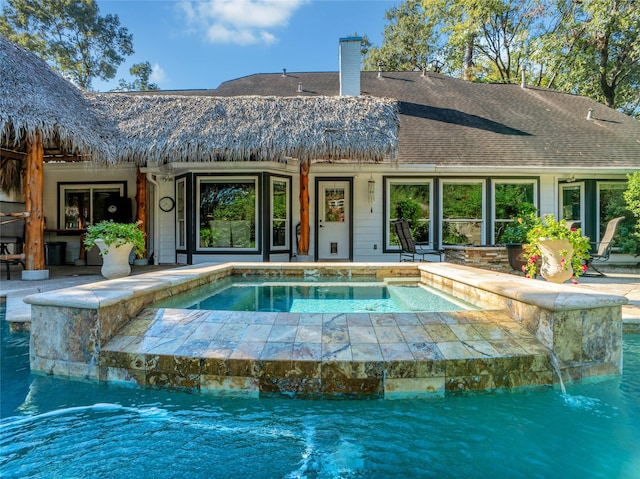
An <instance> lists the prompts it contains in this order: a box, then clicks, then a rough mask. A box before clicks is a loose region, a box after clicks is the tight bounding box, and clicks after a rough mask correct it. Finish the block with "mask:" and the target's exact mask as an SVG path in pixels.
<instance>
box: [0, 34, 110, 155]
mask: <svg viewBox="0 0 640 479" xmlns="http://www.w3.org/2000/svg"><path fill="white" fill-rule="evenodd" d="M36 131H40V133H41V134H42V136H43V141H44V144H45V148H53V149H55V150H61V151H62V152H64V153H66V154H85V155H86V154H90V155H92V158H93V159H94V160H95V161H114V160H115V156H114V154H113V148H112V146H111V145H112V144H113V136H115V135H117V134H118V132H117V130H116V129H115V128H114V127H113V126H110V125H109V123H108V122H106V121H104V120H103V119H101V118H100V117H99V116H98V115H97V114H96V113H95V112H94V111H93V109H92V106H91V103H90V102H88V101H87V100H86V99H85V97H84V96H83V94H82V92H81V91H80V90H79V89H78V88H76V87H75V86H74V85H72V84H71V83H70V82H69V81H67V80H65V79H64V78H62V76H60V75H59V74H58V73H56V72H55V71H53V70H52V69H51V68H50V67H49V65H47V64H46V62H44V61H43V60H42V59H40V58H39V57H37V56H36V55H35V54H33V53H31V52H29V51H27V50H25V49H24V48H22V47H19V46H17V45H15V44H13V43H11V42H9V41H8V40H7V39H6V38H4V37H2V36H0V135H1V139H2V141H1V143H2V144H1V146H2V147H5V148H12V149H16V150H18V151H23V150H24V141H25V140H33V138H34V136H35V133H36Z"/></svg>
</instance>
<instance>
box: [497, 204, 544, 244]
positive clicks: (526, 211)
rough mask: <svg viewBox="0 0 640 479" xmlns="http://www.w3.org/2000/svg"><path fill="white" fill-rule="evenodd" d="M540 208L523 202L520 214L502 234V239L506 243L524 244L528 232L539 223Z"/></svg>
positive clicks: (519, 209) (519, 207)
mask: <svg viewBox="0 0 640 479" xmlns="http://www.w3.org/2000/svg"><path fill="white" fill-rule="evenodd" d="M537 211H538V209H537V208H536V207H535V205H534V204H532V203H522V204H521V205H519V206H518V216H516V217H515V218H513V221H512V222H511V223H509V226H507V227H506V228H505V230H504V233H503V234H502V237H501V240H502V242H503V243H505V244H524V243H526V242H527V234H528V233H529V231H530V230H531V228H533V226H535V225H537V224H538V221H537V220H538V216H537V214H536V213H537Z"/></svg>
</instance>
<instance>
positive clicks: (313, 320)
mask: <svg viewBox="0 0 640 479" xmlns="http://www.w3.org/2000/svg"><path fill="white" fill-rule="evenodd" d="M298 325H300V326H322V313H304V314H300V321H299V322H298Z"/></svg>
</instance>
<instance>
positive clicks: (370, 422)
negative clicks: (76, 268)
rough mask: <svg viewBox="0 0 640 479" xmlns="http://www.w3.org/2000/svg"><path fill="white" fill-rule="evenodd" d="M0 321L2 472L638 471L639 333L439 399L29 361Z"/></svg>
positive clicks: (160, 475)
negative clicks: (248, 390) (564, 365)
mask: <svg viewBox="0 0 640 479" xmlns="http://www.w3.org/2000/svg"><path fill="white" fill-rule="evenodd" d="M28 343H29V337H28V334H27V333H13V334H9V333H8V328H7V325H6V322H5V321H2V351H1V355H2V378H1V380H2V384H1V386H2V389H1V394H2V398H1V399H2V401H1V419H0V477H2V478H3V479H9V478H33V479H38V478H42V479H51V478H61V479H72V478H73V479H76V478H109V479H120V478H122V479H125V478H127V479H129V478H132V477H133V478H135V479H147V478H149V479H164V478H190V479H200V478H389V477H407V478H409V477H410V478H430V477H433V478H476V477H489V476H493V477H508V478H555V477H562V478H580V479H582V478H603V479H612V478H616V479H637V478H638V477H640V446H639V445H640V335H626V336H625V338H624V375H623V376H622V377H617V378H611V379H608V380H603V381H600V382H597V383H593V384H579V385H578V384H569V385H568V395H566V396H563V395H562V394H561V392H560V391H559V390H558V389H542V390H540V389H534V390H525V391H521V392H518V393H507V392H501V393H482V394H465V395H459V396H457V395H454V396H449V397H447V398H442V399H435V398H430V399H422V400H398V401H383V400H376V401H367V400H341V401H338V400H289V399H270V398H266V399H241V398H225V397H217V396H211V395H206V394H187V393H183V392H169V391H162V390H153V389H135V388H126V387H122V386H113V385H105V384H102V383H96V382H83V381H68V380H64V379H61V378H58V377H51V376H39V375H38V376H37V375H31V374H30V373H29V368H28V365H29V358H28V355H29V353H28Z"/></svg>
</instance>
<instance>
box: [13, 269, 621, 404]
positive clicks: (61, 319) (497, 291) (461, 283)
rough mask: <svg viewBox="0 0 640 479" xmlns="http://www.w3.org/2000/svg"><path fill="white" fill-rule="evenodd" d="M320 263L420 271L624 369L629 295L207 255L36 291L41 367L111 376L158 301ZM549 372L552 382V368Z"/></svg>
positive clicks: (570, 358) (593, 362) (588, 370)
mask: <svg viewBox="0 0 640 479" xmlns="http://www.w3.org/2000/svg"><path fill="white" fill-rule="evenodd" d="M320 273H323V274H325V275H328V276H342V277H349V276H351V277H357V276H377V277H379V278H387V277H415V276H418V275H419V276H420V277H421V280H422V281H423V282H424V283H425V284H427V285H429V286H433V287H436V288H439V289H441V290H443V291H445V292H447V293H449V294H453V295H455V296H461V297H465V298H468V299H470V301H471V302H472V303H475V304H477V305H478V306H480V307H481V308H483V309H485V310H501V311H506V312H507V313H508V314H509V315H510V316H511V318H512V319H513V321H515V322H516V323H520V324H521V325H522V326H524V327H525V328H526V330H528V331H529V332H531V333H532V334H534V335H535V337H536V338H537V340H538V341H539V342H540V344H541V345H542V346H544V347H546V348H548V349H549V350H550V351H551V352H552V353H553V354H554V355H555V356H556V357H557V359H558V363H559V364H560V369H561V374H562V375H563V376H565V377H566V378H567V379H569V378H570V379H573V380H581V379H586V378H590V377H594V376H606V375H611V374H619V373H620V371H621V367H622V353H621V350H622V322H621V307H622V305H623V304H626V302H627V299H626V298H624V297H621V296H614V295H609V294H601V293H595V292H586V291H583V290H580V291H576V290H575V289H574V288H573V287H572V285H555V284H550V283H544V282H541V281H532V280H528V279H525V278H519V277H515V276H513V275H509V274H505V273H499V272H493V271H487V270H481V269H476V268H471V267H467V266H461V265H454V264H448V263H421V264H417V263H227V264H222V265H220V264H199V265H193V266H187V267H183V268H177V269H172V270H168V271H158V272H150V273H145V274H142V275H137V276H130V277H126V278H121V279H116V280H110V281H103V282H99V283H93V284H86V285H82V286H77V287H74V288H69V289H63V290H56V291H51V292H47V293H40V294H36V295H31V296H27V297H26V298H25V299H24V301H25V302H26V303H28V304H31V307H32V325H31V336H32V351H31V367H32V370H34V371H43V372H47V373H51V374H62V375H69V376H80V377H92V378H96V379H105V378H106V374H105V372H104V371H101V369H100V365H101V363H100V350H101V348H102V347H103V346H104V345H106V344H107V343H108V342H109V341H110V340H111V339H112V338H114V337H115V336H116V335H117V333H118V331H119V330H120V329H121V328H122V327H123V326H125V325H126V324H127V323H128V322H129V321H130V320H131V319H133V318H135V317H136V315H138V314H139V313H140V312H141V311H142V310H143V308H145V307H148V306H149V305H150V304H152V303H153V302H155V301H158V300H161V299H164V298H166V297H168V296H171V295H174V294H178V293H180V292H183V291H187V290H190V289H193V288H195V287H198V286H201V285H204V284H208V283H211V282H213V281H215V280H217V279H220V278H223V277H226V276H228V275H241V274H261V275H264V276H266V277H278V276H294V275H295V276H304V275H306V276H316V275H319V274H320ZM407 359H413V357H412V358H407ZM549 367H550V366H549ZM544 381H545V383H548V381H549V376H547V377H546V379H544ZM383 388H384V385H383ZM395 392H397V391H395Z"/></svg>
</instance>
